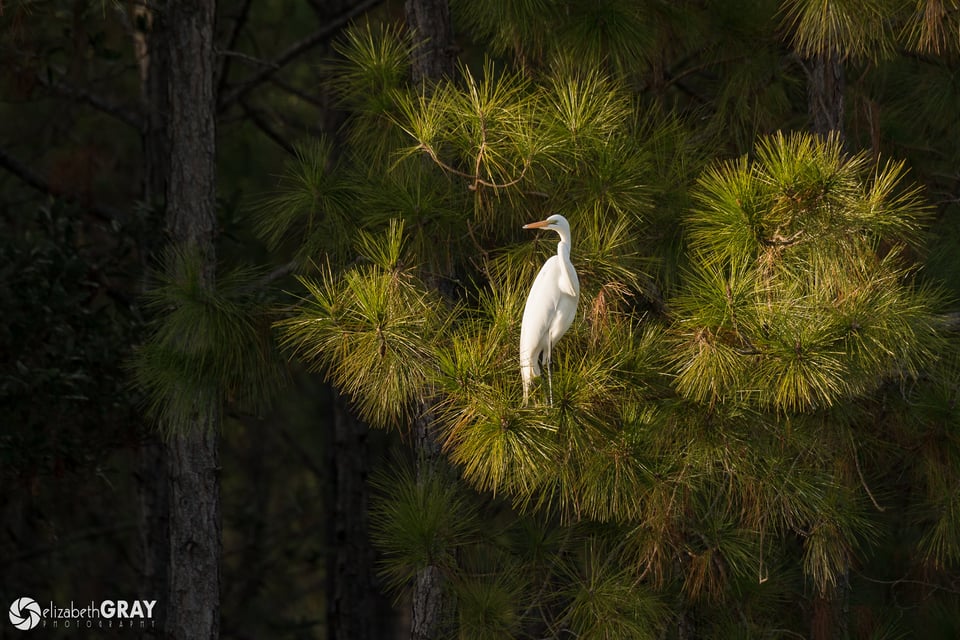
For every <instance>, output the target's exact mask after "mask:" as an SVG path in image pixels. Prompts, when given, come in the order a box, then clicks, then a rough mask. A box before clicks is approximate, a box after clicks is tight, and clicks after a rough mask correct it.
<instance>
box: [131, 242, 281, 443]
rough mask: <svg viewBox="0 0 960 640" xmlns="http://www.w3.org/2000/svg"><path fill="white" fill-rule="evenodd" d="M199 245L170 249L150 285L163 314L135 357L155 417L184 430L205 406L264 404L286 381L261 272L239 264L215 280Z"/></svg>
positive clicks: (167, 428)
mask: <svg viewBox="0 0 960 640" xmlns="http://www.w3.org/2000/svg"><path fill="white" fill-rule="evenodd" d="M201 265H202V261H201V259H200V256H199V255H197V253H196V251H195V250H191V249H190V248H186V249H183V248H171V249H170V250H168V251H167V253H166V255H165V256H164V260H163V267H162V269H161V270H160V271H158V272H157V273H156V274H155V279H156V283H155V284H154V285H153V286H152V287H151V288H150V289H149V291H148V293H147V296H146V299H147V303H148V308H149V309H151V310H152V311H154V312H155V313H156V314H157V319H156V320H154V321H153V327H152V331H151V333H150V335H149V337H148V338H147V340H146V341H145V342H144V343H143V344H142V345H141V346H140V347H139V349H138V350H137V353H136V356H135V358H134V360H133V363H132V369H133V374H134V380H135V382H136V385H137V386H138V387H139V388H140V389H142V390H143V391H144V393H145V396H146V402H147V410H148V413H149V414H150V416H151V418H152V419H153V420H154V421H155V422H156V423H157V425H158V426H159V427H160V428H161V429H162V430H163V431H164V432H165V433H166V434H168V435H169V434H174V433H178V432H182V430H184V429H188V428H190V426H191V425H193V424H195V422H196V418H197V417H198V416H200V417H203V416H204V415H207V414H206V412H210V411H213V412H222V411H223V410H224V408H225V407H227V406H231V407H235V408H238V409H240V410H243V411H254V412H255V411H258V410H260V409H262V408H263V407H265V406H266V404H267V403H268V402H269V401H270V400H271V399H272V397H273V395H274V394H275V393H276V391H277V389H278V387H279V385H280V384H282V382H283V379H284V378H283V373H282V372H283V369H282V368H281V366H280V363H279V360H278V359H277V357H276V354H275V351H274V348H273V344H272V340H271V336H270V325H269V319H268V316H267V313H268V311H267V308H266V306H265V301H263V300H258V299H257V294H258V291H257V288H258V285H257V283H256V277H257V275H258V274H257V272H256V271H253V270H249V269H237V270H234V271H232V272H228V273H225V274H222V275H221V276H220V277H219V278H218V279H217V282H216V285H215V286H214V285H213V284H212V283H211V282H210V275H209V274H206V273H204V272H203V270H202V266H201Z"/></svg>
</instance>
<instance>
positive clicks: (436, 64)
mask: <svg viewBox="0 0 960 640" xmlns="http://www.w3.org/2000/svg"><path fill="white" fill-rule="evenodd" d="M404 12H405V14H406V21H407V28H408V29H409V30H410V31H412V32H413V37H414V42H415V43H416V44H415V48H414V51H413V56H412V60H411V62H412V68H411V75H412V78H413V82H414V84H418V85H419V84H424V85H426V86H429V85H431V84H434V83H435V82H437V81H438V80H440V79H441V78H444V77H448V76H450V75H451V74H452V73H453V66H454V61H455V59H456V56H455V55H454V43H453V27H452V26H451V22H450V7H449V5H448V4H447V0H407V1H406V3H405V5H404Z"/></svg>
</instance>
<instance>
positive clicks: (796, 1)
mask: <svg viewBox="0 0 960 640" xmlns="http://www.w3.org/2000/svg"><path fill="white" fill-rule="evenodd" d="M900 4H901V3H899V2H894V1H893V0H839V1H831V2H821V1H819V0H787V1H786V2H785V3H784V7H783V13H784V21H785V23H786V24H787V26H788V28H789V29H790V30H791V31H792V32H793V46H794V48H795V49H796V50H797V52H798V53H800V54H801V55H804V56H813V55H818V54H827V53H832V52H836V53H839V54H841V55H842V56H844V57H847V56H852V57H868V58H877V57H882V56H884V55H887V54H889V53H890V52H891V51H892V48H893V44H894V33H893V32H892V30H891V29H892V24H893V23H894V18H895V16H896V14H897V12H898V10H899V8H900Z"/></svg>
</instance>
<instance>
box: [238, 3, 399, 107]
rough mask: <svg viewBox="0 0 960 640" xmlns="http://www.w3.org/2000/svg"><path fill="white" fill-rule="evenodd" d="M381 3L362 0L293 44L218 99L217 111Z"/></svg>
mask: <svg viewBox="0 0 960 640" xmlns="http://www.w3.org/2000/svg"><path fill="white" fill-rule="evenodd" d="M382 1H383V0H362V1H361V2H360V3H358V4H357V5H356V6H354V7H353V8H352V9H349V10H347V11H346V12H345V13H343V14H342V15H340V16H339V17H337V18H334V19H333V20H331V21H330V22H329V23H327V24H325V25H324V26H323V27H321V28H320V29H317V30H316V31H314V32H313V33H312V34H310V35H309V36H307V37H306V38H304V39H303V40H300V41H299V42H295V43H294V44H292V45H291V46H290V47H288V48H287V49H286V50H285V51H284V52H283V53H281V54H280V55H278V56H277V57H276V58H274V59H273V60H272V61H270V62H269V63H268V64H267V65H266V66H265V67H264V68H263V69H261V70H260V71H258V72H257V73H255V74H253V75H252V76H250V78H248V79H247V80H246V81H244V82H242V83H241V84H239V85H237V86H235V87H233V88H232V89H231V90H230V91H228V92H227V93H226V94H225V95H222V96H221V98H220V104H219V109H220V110H221V111H223V110H224V109H226V108H227V107H229V106H231V105H232V104H233V103H234V102H237V101H238V100H240V99H241V98H243V97H244V96H245V95H246V94H247V93H249V92H250V90H251V89H254V88H255V87H257V86H258V85H260V84H262V83H263V82H264V81H266V80H267V79H268V78H269V77H270V76H272V75H273V74H274V73H276V72H277V71H278V70H279V69H280V68H281V67H283V66H284V65H286V64H287V63H289V62H290V61H291V60H293V59H294V58H296V57H297V56H299V55H301V54H302V53H304V52H305V51H309V50H310V49H312V48H313V47H315V46H317V45H318V44H321V43H323V42H326V41H327V40H329V39H330V38H331V37H333V35H334V34H336V33H338V32H339V31H340V29H342V28H343V27H344V26H346V24H347V23H349V22H350V21H351V20H353V19H354V18H356V17H357V16H359V15H361V14H363V13H365V12H366V11H368V10H370V9H372V8H373V7H375V6H377V5H378V4H380V3H381V2H382Z"/></svg>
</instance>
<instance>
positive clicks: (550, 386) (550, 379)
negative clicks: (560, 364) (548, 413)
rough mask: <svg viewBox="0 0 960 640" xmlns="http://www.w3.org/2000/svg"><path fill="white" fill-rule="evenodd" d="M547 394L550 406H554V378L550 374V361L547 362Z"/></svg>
mask: <svg viewBox="0 0 960 640" xmlns="http://www.w3.org/2000/svg"><path fill="white" fill-rule="evenodd" d="M547 393H548V394H549V398H550V406H551V407H552V406H553V376H552V375H551V374H550V361H549V360H547Z"/></svg>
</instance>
